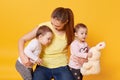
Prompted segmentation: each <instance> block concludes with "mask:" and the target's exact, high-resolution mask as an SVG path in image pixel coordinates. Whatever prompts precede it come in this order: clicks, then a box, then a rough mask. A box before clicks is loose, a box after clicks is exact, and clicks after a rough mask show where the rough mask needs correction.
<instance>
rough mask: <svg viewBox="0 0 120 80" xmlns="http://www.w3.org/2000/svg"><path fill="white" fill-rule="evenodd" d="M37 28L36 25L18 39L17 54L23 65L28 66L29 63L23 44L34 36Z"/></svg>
mask: <svg viewBox="0 0 120 80" xmlns="http://www.w3.org/2000/svg"><path fill="white" fill-rule="evenodd" d="M37 29H38V27H36V28H34V29H33V30H32V31H30V32H29V33H27V34H25V35H24V36H22V37H21V38H20V39H19V41H18V51H19V55H20V58H21V60H22V62H23V64H24V65H25V66H29V65H30V64H31V63H30V61H29V58H28V57H27V56H26V55H25V54H24V46H25V43H26V42H27V41H29V40H31V39H33V38H35V35H36V31H37Z"/></svg>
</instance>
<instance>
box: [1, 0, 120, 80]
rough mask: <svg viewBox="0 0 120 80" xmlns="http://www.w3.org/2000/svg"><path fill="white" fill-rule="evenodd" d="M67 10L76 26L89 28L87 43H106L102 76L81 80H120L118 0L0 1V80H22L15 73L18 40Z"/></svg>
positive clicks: (103, 52) (119, 5)
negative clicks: (62, 9) (58, 10)
mask: <svg viewBox="0 0 120 80" xmlns="http://www.w3.org/2000/svg"><path fill="white" fill-rule="evenodd" d="M59 6H62V7H69V8H71V9H72V10H73V12H74V17H75V24H76V23H78V22H82V23H85V24H86V25H87V26H88V29H89V32H88V38H87V42H88V44H89V45H90V46H94V45H95V44H97V43H98V42H100V41H105V42H106V44H107V46H106V48H105V49H104V50H102V56H101V72H100V74H97V75H89V76H84V79H83V80H120V77H119V71H120V58H119V56H120V54H119V50H120V48H119V45H120V42H119V41H120V38H119V37H120V36H119V34H120V27H119V26H120V22H119V21H120V20H119V19H120V15H119V14H120V10H119V8H120V1H119V0H0V37H1V38H0V80H22V78H21V77H20V75H19V74H18V73H17V71H16V70H15V61H16V59H17V57H18V49H17V45H18V39H19V38H20V37H21V36H22V35H24V34H25V33H27V32H28V31H30V30H32V28H34V27H35V26H36V25H38V24H39V23H41V22H44V21H48V20H50V15H51V12H52V11H53V10H54V9H55V8H56V7H59Z"/></svg>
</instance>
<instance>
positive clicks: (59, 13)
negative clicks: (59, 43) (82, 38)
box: [51, 7, 74, 45]
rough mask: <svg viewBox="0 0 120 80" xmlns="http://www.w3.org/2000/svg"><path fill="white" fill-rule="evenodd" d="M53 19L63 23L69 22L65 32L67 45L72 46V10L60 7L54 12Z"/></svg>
mask: <svg viewBox="0 0 120 80" xmlns="http://www.w3.org/2000/svg"><path fill="white" fill-rule="evenodd" d="M51 17H52V18H54V19H57V20H58V21H61V22H62V23H65V22H67V21H68V22H67V23H66V25H65V31H66V37H67V45H70V43H71V42H72V41H73V39H74V16H73V12H72V10H71V9H69V8H63V7H58V8H56V9H55V10H54V11H53V13H52V15H51Z"/></svg>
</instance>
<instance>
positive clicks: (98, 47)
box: [96, 42, 106, 50]
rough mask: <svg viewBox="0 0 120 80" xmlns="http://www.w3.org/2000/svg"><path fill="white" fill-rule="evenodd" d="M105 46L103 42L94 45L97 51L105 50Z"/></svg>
mask: <svg viewBox="0 0 120 80" xmlns="http://www.w3.org/2000/svg"><path fill="white" fill-rule="evenodd" d="M105 46H106V44H105V42H100V43H98V44H97V45H96V48H97V49H98V50H100V49H103V48H105Z"/></svg>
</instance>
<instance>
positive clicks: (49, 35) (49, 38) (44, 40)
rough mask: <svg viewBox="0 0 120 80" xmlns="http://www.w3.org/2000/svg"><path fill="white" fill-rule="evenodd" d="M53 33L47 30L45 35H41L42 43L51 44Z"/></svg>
mask: <svg viewBox="0 0 120 80" xmlns="http://www.w3.org/2000/svg"><path fill="white" fill-rule="evenodd" d="M52 38H53V34H52V33H51V32H47V33H46V34H45V35H40V36H39V38H38V40H39V42H40V43H41V44H42V45H49V44H50V43H51V41H52Z"/></svg>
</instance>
